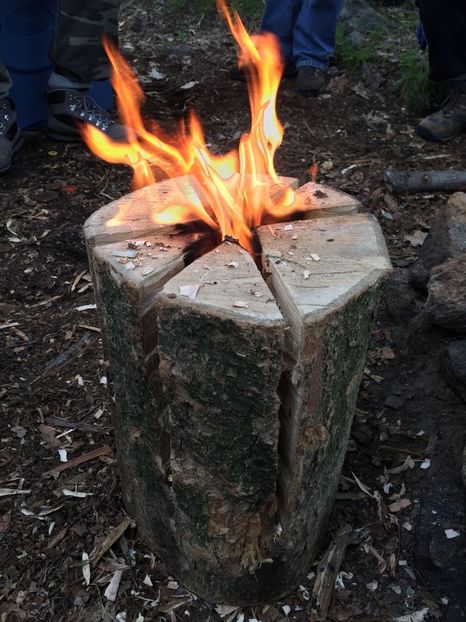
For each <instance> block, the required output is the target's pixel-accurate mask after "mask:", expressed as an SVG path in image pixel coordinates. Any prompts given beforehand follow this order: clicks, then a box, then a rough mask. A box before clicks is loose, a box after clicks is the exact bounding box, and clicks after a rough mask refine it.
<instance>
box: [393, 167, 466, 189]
mask: <svg viewBox="0 0 466 622" xmlns="http://www.w3.org/2000/svg"><path fill="white" fill-rule="evenodd" d="M384 182H385V184H386V186H387V187H388V189H389V190H390V191H391V192H399V193H410V192H437V191H445V192H455V191H457V190H466V170H465V171H397V170H388V171H385V174H384Z"/></svg>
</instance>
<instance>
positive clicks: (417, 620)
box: [393, 607, 429, 622]
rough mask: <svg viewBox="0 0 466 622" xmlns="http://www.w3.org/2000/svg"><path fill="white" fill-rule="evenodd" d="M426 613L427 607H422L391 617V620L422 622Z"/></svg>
mask: <svg viewBox="0 0 466 622" xmlns="http://www.w3.org/2000/svg"><path fill="white" fill-rule="evenodd" d="M428 613H429V609H428V607H424V609H419V610H418V611H413V613H407V614H406V615H404V616H399V617H398V618H393V622H423V620H425V619H426V616H427V614H428Z"/></svg>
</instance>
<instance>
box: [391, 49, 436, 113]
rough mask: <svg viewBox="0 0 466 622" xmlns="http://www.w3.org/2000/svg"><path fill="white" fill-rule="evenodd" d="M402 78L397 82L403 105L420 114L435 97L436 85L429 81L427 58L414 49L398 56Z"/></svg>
mask: <svg viewBox="0 0 466 622" xmlns="http://www.w3.org/2000/svg"><path fill="white" fill-rule="evenodd" d="M400 66H401V69H402V76H401V79H400V82H399V85H400V93H401V97H402V99H403V101H404V103H405V104H406V105H407V106H408V107H409V108H410V109H411V110H413V111H414V112H416V113H419V112H422V111H423V110H424V109H425V108H426V106H428V105H429V103H430V102H431V101H432V100H433V99H434V98H435V97H436V95H437V88H436V85H435V84H434V83H433V82H432V81H431V80H430V79H429V67H428V63H427V58H426V56H425V55H423V54H421V52H420V51H418V50H416V49H412V50H405V51H403V52H402V53H401V55H400Z"/></svg>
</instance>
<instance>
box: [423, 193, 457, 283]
mask: <svg viewBox="0 0 466 622" xmlns="http://www.w3.org/2000/svg"><path fill="white" fill-rule="evenodd" d="M464 252H466V194H465V193H464V192H455V194H453V195H452V196H451V197H450V199H449V200H448V202H447V204H446V205H445V206H444V207H443V208H442V209H441V210H440V211H439V213H438V216H437V217H436V219H435V221H434V223H433V225H432V228H431V230H430V232H429V235H428V236H427V238H426V240H425V242H424V244H423V245H422V247H421V250H420V252H419V258H418V260H417V261H416V262H415V263H414V264H413V266H412V268H411V282H412V283H413V284H414V285H416V286H417V287H421V288H423V289H425V288H426V287H427V283H428V282H429V277H430V273H431V271H432V268H434V267H435V266H438V265H439V264H441V263H443V262H444V261H446V260H447V259H449V258H450V257H458V255H460V254H461V253H464Z"/></svg>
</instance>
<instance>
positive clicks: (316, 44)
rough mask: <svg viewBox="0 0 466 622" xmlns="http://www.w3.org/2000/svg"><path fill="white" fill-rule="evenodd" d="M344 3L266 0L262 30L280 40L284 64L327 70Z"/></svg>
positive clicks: (315, 0)
mask: <svg viewBox="0 0 466 622" xmlns="http://www.w3.org/2000/svg"><path fill="white" fill-rule="evenodd" d="M342 5H343V0H267V2H266V5H265V10H264V14H263V16H262V23H261V31H262V32H271V33H273V34H274V35H276V36H277V37H278V39H279V40H280V46H281V50H282V55H283V58H284V60H285V62H286V63H293V62H294V63H295V64H296V66H297V67H298V68H299V67H306V66H311V67H318V68H319V69H322V70H323V71H326V70H327V68H328V65H329V57H330V55H331V54H332V52H333V51H334V50H335V34H336V28H337V22H338V17H339V15H340V11H341V7H342Z"/></svg>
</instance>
